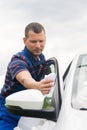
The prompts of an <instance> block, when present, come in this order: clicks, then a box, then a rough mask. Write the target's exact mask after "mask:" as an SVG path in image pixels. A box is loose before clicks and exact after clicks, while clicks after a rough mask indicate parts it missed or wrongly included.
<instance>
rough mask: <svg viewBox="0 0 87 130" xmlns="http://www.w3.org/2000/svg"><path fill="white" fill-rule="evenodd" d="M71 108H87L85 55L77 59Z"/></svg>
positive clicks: (86, 64)
mask: <svg viewBox="0 0 87 130" xmlns="http://www.w3.org/2000/svg"><path fill="white" fill-rule="evenodd" d="M72 106H73V108H76V109H86V108H87V55H81V56H80V57H79V59H78V62H77V66H76V70H75V76H74V80H73V90H72Z"/></svg>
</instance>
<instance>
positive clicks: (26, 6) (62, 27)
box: [0, 0, 87, 75]
mask: <svg viewBox="0 0 87 130" xmlns="http://www.w3.org/2000/svg"><path fill="white" fill-rule="evenodd" d="M30 22H39V23H41V24H42V25H43V26H44V27H45V30H46V37H47V43H46V47H45V49H44V52H43V53H44V54H45V55H46V57H47V58H50V57H56V58H57V59H58V62H59V64H61V68H62V69H63V71H64V70H65V69H66V67H67V65H68V64H69V62H70V61H71V60H72V59H73V57H74V56H75V55H76V54H77V53H78V52H79V51H81V50H83V51H85V50H87V0H2V1H0V45H1V47H0V75H3V74H5V72H6V68H7V65H8V63H9V61H10V59H11V57H12V55H13V54H14V53H16V52H18V51H20V50H22V49H23V47H24V44H23V37H24V29H25V26H26V25H27V24H29V23H30Z"/></svg>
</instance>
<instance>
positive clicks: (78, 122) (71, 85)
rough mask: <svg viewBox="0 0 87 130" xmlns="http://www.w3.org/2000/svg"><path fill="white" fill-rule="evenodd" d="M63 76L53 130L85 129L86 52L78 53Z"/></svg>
mask: <svg viewBox="0 0 87 130" xmlns="http://www.w3.org/2000/svg"><path fill="white" fill-rule="evenodd" d="M65 75H66V76H65V77H64V78H65V79H64V85H65V89H64V93H63V98H62V105H61V110H60V113H59V117H58V120H57V123H56V125H55V128H54V129H55V130H87V53H84V54H78V55H76V56H75V57H74V59H73V60H72V62H71V64H70V65H69V67H68V69H67V71H66V74H65Z"/></svg>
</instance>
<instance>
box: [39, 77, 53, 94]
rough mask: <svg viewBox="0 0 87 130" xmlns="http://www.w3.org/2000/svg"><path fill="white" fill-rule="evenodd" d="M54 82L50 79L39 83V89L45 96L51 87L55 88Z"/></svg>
mask: <svg viewBox="0 0 87 130" xmlns="http://www.w3.org/2000/svg"><path fill="white" fill-rule="evenodd" d="M53 82H54V81H53V80H50V79H42V80H41V81H40V82H38V88H37V89H39V90H40V91H41V92H42V93H43V94H48V93H49V92H50V89H51V87H52V86H53Z"/></svg>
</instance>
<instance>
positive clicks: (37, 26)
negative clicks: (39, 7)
mask: <svg viewBox="0 0 87 130" xmlns="http://www.w3.org/2000/svg"><path fill="white" fill-rule="evenodd" d="M31 30H32V31H33V32H35V33H40V32H42V31H44V33H45V29H44V27H43V26H42V25H41V24H40V23H37V22H32V23H30V24H28V25H27V26H26V28H25V37H28V33H29V31H31Z"/></svg>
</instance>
